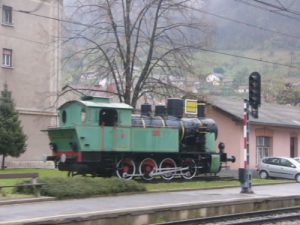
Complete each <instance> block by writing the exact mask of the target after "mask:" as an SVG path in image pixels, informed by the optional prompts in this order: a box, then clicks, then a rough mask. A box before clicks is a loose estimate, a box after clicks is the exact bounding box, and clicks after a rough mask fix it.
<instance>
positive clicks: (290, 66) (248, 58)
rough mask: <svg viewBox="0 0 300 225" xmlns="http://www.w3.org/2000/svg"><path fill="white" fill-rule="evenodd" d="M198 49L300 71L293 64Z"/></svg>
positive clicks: (202, 49) (208, 50) (203, 49)
mask: <svg viewBox="0 0 300 225" xmlns="http://www.w3.org/2000/svg"><path fill="white" fill-rule="evenodd" d="M198 49H199V50H201V51H205V52H212V53H216V54H220V55H227V56H231V57H235V58H240V59H247V60H252V61H257V62H262V63H268V64H272V65H276V66H284V67H288V68H295V69H300V67H299V66H294V65H291V64H290V65H288V64H283V63H277V62H271V61H268V60H264V59H257V58H252V57H248V56H241V55H235V54H230V53H226V52H220V51H217V50H213V49H206V48H198Z"/></svg>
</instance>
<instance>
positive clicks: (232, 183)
mask: <svg viewBox="0 0 300 225" xmlns="http://www.w3.org/2000/svg"><path fill="white" fill-rule="evenodd" d="M1 173H39V177H40V178H49V177H53V178H56V177H67V172H62V171H58V170H56V169H5V170H0V174H1ZM71 179H72V178H71ZM26 180H30V179H1V180H0V183H1V184H3V185H13V184H16V183H20V182H23V181H26ZM287 182H295V181H291V180H280V179H253V181H252V185H253V186H255V185H263V184H276V183H287ZM144 185H145V187H146V190H147V191H166V190H186V189H207V188H220V187H239V186H240V182H239V181H238V180H225V181H224V180H223V181H199V180H196V181H178V182H177V181H173V182H167V183H165V182H161V183H145V184H144ZM2 192H4V195H12V193H13V189H12V188H5V189H3V190H2Z"/></svg>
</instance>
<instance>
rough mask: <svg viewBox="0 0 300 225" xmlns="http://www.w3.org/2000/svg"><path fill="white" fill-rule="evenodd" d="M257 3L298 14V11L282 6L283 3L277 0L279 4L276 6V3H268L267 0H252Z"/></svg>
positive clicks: (299, 13)
mask: <svg viewBox="0 0 300 225" xmlns="http://www.w3.org/2000/svg"><path fill="white" fill-rule="evenodd" d="M253 1H255V2H257V3H259V4H262V5H266V6H270V7H271V8H275V9H279V10H281V11H285V12H289V13H291V14H294V15H298V16H299V15H300V12H297V11H294V10H291V9H287V8H286V7H285V6H283V4H282V3H281V2H280V1H279V0H277V1H278V2H279V3H280V5H281V6H277V5H274V4H271V3H268V2H264V1H262V0H253Z"/></svg>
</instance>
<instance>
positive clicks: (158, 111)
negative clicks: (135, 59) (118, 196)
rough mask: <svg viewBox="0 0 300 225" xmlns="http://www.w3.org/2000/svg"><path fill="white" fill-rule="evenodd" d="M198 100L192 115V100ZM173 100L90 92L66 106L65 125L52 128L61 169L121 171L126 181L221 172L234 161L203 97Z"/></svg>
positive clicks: (118, 173)
mask: <svg viewBox="0 0 300 225" xmlns="http://www.w3.org/2000/svg"><path fill="white" fill-rule="evenodd" d="M190 103H192V105H191V106H190V108H191V109H192V112H191V113H188V112H187V111H186V110H185V109H187V104H190ZM190 103H189V102H187V101H184V100H183V99H168V101H167V105H166V106H165V105H157V106H155V110H154V112H152V107H151V105H149V104H143V105H142V106H141V113H140V114H132V110H133V109H132V107H131V106H129V105H127V104H124V103H113V102H111V101H110V99H109V98H100V97H90V96H85V97H83V98H82V99H81V100H79V101H70V102H67V103H65V104H63V105H62V106H61V107H60V108H59V109H58V110H59V126H58V127H56V128H48V129H47V132H48V136H49V139H50V148H51V150H52V155H51V156H48V160H53V161H55V163H56V165H57V167H58V168H59V170H63V171H69V172H70V173H71V174H92V175H94V176H113V175H116V176H118V177H120V178H123V179H132V178H135V177H142V178H143V179H145V180H151V179H153V178H154V177H156V176H160V177H162V178H163V179H165V180H171V179H173V178H174V177H179V176H180V177H183V178H184V179H192V178H193V177H195V176H196V175H198V174H203V173H218V172H219V171H220V169H221V167H222V163H224V162H227V161H231V162H234V161H235V158H234V157H233V156H231V157H229V156H227V154H226V153H225V152H224V148H225V146H224V144H223V143H220V144H219V151H217V148H216V137H217V134H218V129H217V125H216V123H215V122H214V121H213V120H212V119H209V118H206V117H204V114H203V112H204V111H203V106H202V104H201V103H198V102H197V101H191V102H190Z"/></svg>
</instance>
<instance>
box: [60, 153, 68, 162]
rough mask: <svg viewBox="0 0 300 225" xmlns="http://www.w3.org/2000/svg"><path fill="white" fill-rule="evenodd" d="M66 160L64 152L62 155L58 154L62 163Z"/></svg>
mask: <svg viewBox="0 0 300 225" xmlns="http://www.w3.org/2000/svg"><path fill="white" fill-rule="evenodd" d="M66 160H67V156H66V154H62V155H61V156H60V159H59V161H60V162H62V163H64V162H66Z"/></svg>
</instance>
